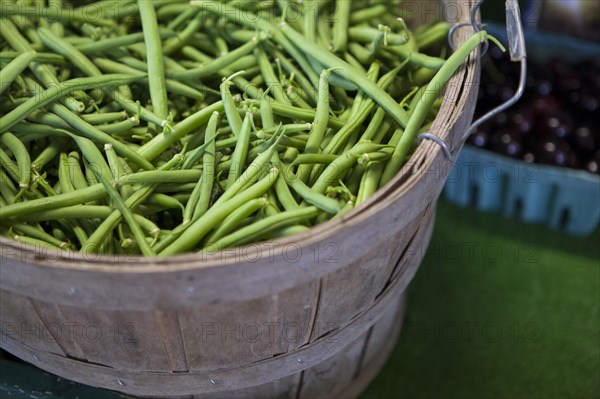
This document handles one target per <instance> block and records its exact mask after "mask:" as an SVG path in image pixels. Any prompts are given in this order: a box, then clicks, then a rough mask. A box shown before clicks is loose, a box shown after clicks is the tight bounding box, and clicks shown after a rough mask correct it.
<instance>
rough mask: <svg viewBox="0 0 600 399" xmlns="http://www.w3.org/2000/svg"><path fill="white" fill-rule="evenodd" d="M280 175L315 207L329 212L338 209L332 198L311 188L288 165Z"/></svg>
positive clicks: (337, 210)
mask: <svg viewBox="0 0 600 399" xmlns="http://www.w3.org/2000/svg"><path fill="white" fill-rule="evenodd" d="M281 175H282V176H283V178H284V179H285V182H286V183H287V184H288V185H289V186H290V187H291V188H292V190H294V191H295V192H296V193H297V194H298V195H299V196H300V197H302V199H303V200H304V201H306V202H307V203H309V204H311V205H314V206H315V207H317V208H319V209H321V210H323V211H325V212H327V213H331V214H336V213H337V212H339V210H340V206H339V204H338V203H337V201H335V200H334V199H331V198H328V197H326V196H325V195H323V194H321V193H318V192H315V191H313V190H311V188H310V187H308V186H307V185H306V184H304V182H303V181H302V180H300V178H298V176H296V175H294V173H293V172H292V171H291V170H290V168H289V167H287V168H284V170H282V172H281Z"/></svg>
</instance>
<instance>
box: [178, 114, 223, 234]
mask: <svg viewBox="0 0 600 399" xmlns="http://www.w3.org/2000/svg"><path fill="white" fill-rule="evenodd" d="M218 123H219V113H218V112H214V113H213V114H212V116H211V118H210V120H209V121H208V126H207V128H206V133H205V136H204V147H205V148H206V151H205V152H204V154H203V158H202V178H201V179H200V181H198V182H197V184H196V187H195V188H194V190H193V191H192V194H191V197H190V199H189V200H188V203H187V204H186V208H185V212H184V216H183V223H185V222H186V221H192V220H195V219H197V218H199V217H200V216H201V215H203V214H204V213H205V212H206V211H207V210H208V207H209V206H210V199H211V192H212V188H213V185H214V180H215V158H216V148H215V142H214V139H215V137H216V135H217V125H218Z"/></svg>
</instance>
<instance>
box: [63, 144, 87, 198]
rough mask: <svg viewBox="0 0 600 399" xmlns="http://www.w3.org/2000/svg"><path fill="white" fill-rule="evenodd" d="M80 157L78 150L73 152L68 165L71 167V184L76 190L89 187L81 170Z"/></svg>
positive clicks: (68, 159) (70, 154) (69, 156)
mask: <svg viewBox="0 0 600 399" xmlns="http://www.w3.org/2000/svg"><path fill="white" fill-rule="evenodd" d="M79 162H80V159H79V153H78V152H75V151H73V152H71V153H69V155H68V158H67V165H68V167H69V172H70V173H69V174H70V178H71V184H72V185H73V187H74V188H75V190H81V189H84V188H87V187H88V182H87V180H86V179H85V176H84V174H83V172H82V170H81V166H80V163H79Z"/></svg>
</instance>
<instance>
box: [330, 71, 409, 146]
mask: <svg viewBox="0 0 600 399" xmlns="http://www.w3.org/2000/svg"><path fill="white" fill-rule="evenodd" d="M401 69H402V66H398V67H396V68H394V69H393V70H391V71H390V72H388V73H387V74H385V75H384V76H382V77H381V79H380V80H379V82H378V83H377V84H378V85H379V86H381V88H383V89H387V88H388V87H389V85H391V83H392V82H393V80H394V78H395V77H396V75H397V74H398V72H399V71H400V70H401ZM374 107H375V102H374V101H373V100H372V99H370V98H369V99H367V100H365V101H364V103H361V104H360V110H359V111H358V112H357V114H356V115H354V116H353V117H351V119H350V120H349V121H348V122H347V123H346V125H345V126H344V127H343V128H342V129H340V130H339V131H338V133H337V134H336V135H335V136H334V137H333V139H332V140H331V142H330V143H329V144H328V145H327V147H325V150H324V152H325V153H328V154H336V153H338V152H339V151H340V150H341V149H342V146H344V145H345V144H346V143H348V140H349V138H350V137H351V136H352V134H353V133H355V132H357V129H359V128H360V126H361V125H362V124H363V123H364V121H365V120H366V119H367V117H368V116H369V115H370V114H371V112H372V110H373V108H374Z"/></svg>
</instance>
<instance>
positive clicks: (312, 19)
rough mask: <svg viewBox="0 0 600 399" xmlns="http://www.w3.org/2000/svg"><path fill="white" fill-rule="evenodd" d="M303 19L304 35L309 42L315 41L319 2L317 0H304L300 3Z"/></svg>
mask: <svg viewBox="0 0 600 399" xmlns="http://www.w3.org/2000/svg"><path fill="white" fill-rule="evenodd" d="M302 7H303V19H304V29H303V31H304V36H306V40H308V41H309V42H311V43H316V41H317V34H316V32H315V26H316V24H317V21H318V18H319V8H320V7H319V2H318V1H317V0H305V1H304V2H303V3H302Z"/></svg>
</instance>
